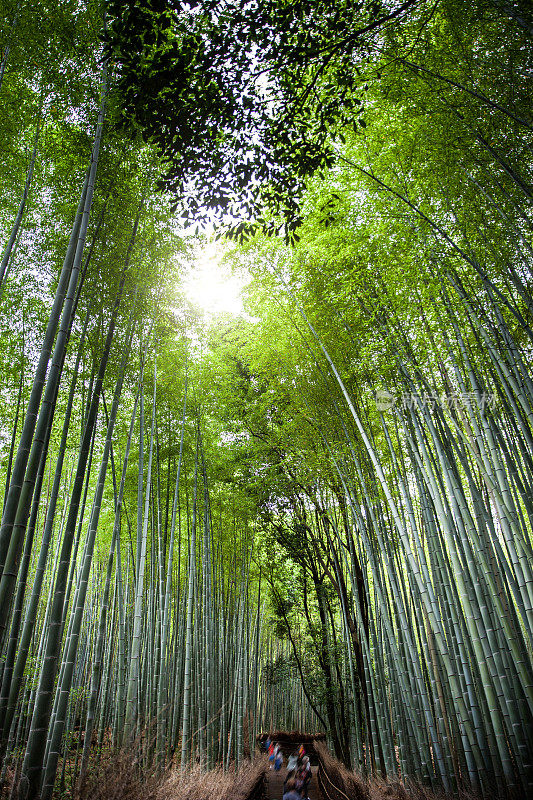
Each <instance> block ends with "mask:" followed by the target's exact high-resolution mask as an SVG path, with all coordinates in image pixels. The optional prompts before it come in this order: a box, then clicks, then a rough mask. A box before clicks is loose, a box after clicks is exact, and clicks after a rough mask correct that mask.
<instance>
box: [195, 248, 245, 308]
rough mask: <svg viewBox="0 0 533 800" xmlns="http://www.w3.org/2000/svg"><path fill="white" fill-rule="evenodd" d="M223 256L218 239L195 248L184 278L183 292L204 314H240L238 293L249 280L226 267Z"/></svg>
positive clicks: (241, 306) (241, 305)
mask: <svg viewBox="0 0 533 800" xmlns="http://www.w3.org/2000/svg"><path fill="white" fill-rule="evenodd" d="M223 255H224V249H223V247H222V246H221V245H220V243H219V242H207V243H206V244H204V245H202V246H199V247H198V249H197V252H196V258H195V259H194V261H193V263H192V265H191V267H190V269H189V272H188V274H187V276H186V278H185V281H184V290H185V295H186V297H188V299H189V300H190V301H191V303H193V304H194V305H195V306H198V307H199V308H201V309H202V311H204V313H206V314H221V313H222V314H235V315H238V314H242V313H243V311H244V309H243V303H242V296H241V293H242V290H243V289H244V287H245V286H246V284H247V283H248V280H249V279H248V278H247V277H246V276H245V275H243V274H236V273H233V272H232V271H231V270H230V269H229V267H227V266H225V265H224V264H223V263H222V256H223Z"/></svg>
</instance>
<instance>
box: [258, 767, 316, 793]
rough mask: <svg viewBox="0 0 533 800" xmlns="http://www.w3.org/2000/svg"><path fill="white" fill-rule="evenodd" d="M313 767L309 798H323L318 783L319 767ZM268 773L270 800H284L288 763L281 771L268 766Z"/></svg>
mask: <svg viewBox="0 0 533 800" xmlns="http://www.w3.org/2000/svg"><path fill="white" fill-rule="evenodd" d="M311 769H312V772H313V777H312V778H311V783H310V784H309V800H321V795H320V793H319V791H318V785H317V779H316V771H317V767H311ZM266 774H267V779H268V788H267V797H268V800H282V797H283V781H284V780H285V778H286V776H287V769H286V765H284V766H283V767H282V768H281V769H280V771H279V772H275V771H274V770H273V769H269V768H268V766H267V773H266Z"/></svg>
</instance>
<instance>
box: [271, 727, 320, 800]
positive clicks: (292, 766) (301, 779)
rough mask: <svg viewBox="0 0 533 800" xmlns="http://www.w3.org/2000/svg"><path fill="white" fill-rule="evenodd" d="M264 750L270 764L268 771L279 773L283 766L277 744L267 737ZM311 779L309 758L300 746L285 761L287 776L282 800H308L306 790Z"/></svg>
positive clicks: (281, 755) (281, 754)
mask: <svg viewBox="0 0 533 800" xmlns="http://www.w3.org/2000/svg"><path fill="white" fill-rule="evenodd" d="M265 750H266V751H267V753H268V760H269V761H270V762H271V764H270V769H274V770H275V771H276V772H279V770H280V769H281V767H282V765H283V753H282V752H281V748H280V746H279V744H277V742H273V741H272V740H271V739H270V737H267V739H266V741H265ZM311 777H312V772H311V764H310V761H309V756H307V755H306V754H305V747H304V746H303V744H301V745H300V747H299V748H298V750H297V751H296V752H294V753H293V754H292V755H290V756H289V758H288V761H287V775H286V777H285V781H284V783H283V800H309V798H308V797H307V788H308V786H309V782H310V780H311Z"/></svg>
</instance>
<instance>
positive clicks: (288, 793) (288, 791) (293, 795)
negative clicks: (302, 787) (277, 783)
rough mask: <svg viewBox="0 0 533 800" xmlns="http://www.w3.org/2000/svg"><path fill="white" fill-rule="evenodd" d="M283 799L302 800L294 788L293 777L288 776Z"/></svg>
mask: <svg viewBox="0 0 533 800" xmlns="http://www.w3.org/2000/svg"><path fill="white" fill-rule="evenodd" d="M283 800H302V795H301V794H300V792H298V791H297V789H296V784H295V781H294V778H289V780H288V781H287V785H286V786H285V792H284V794H283Z"/></svg>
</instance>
